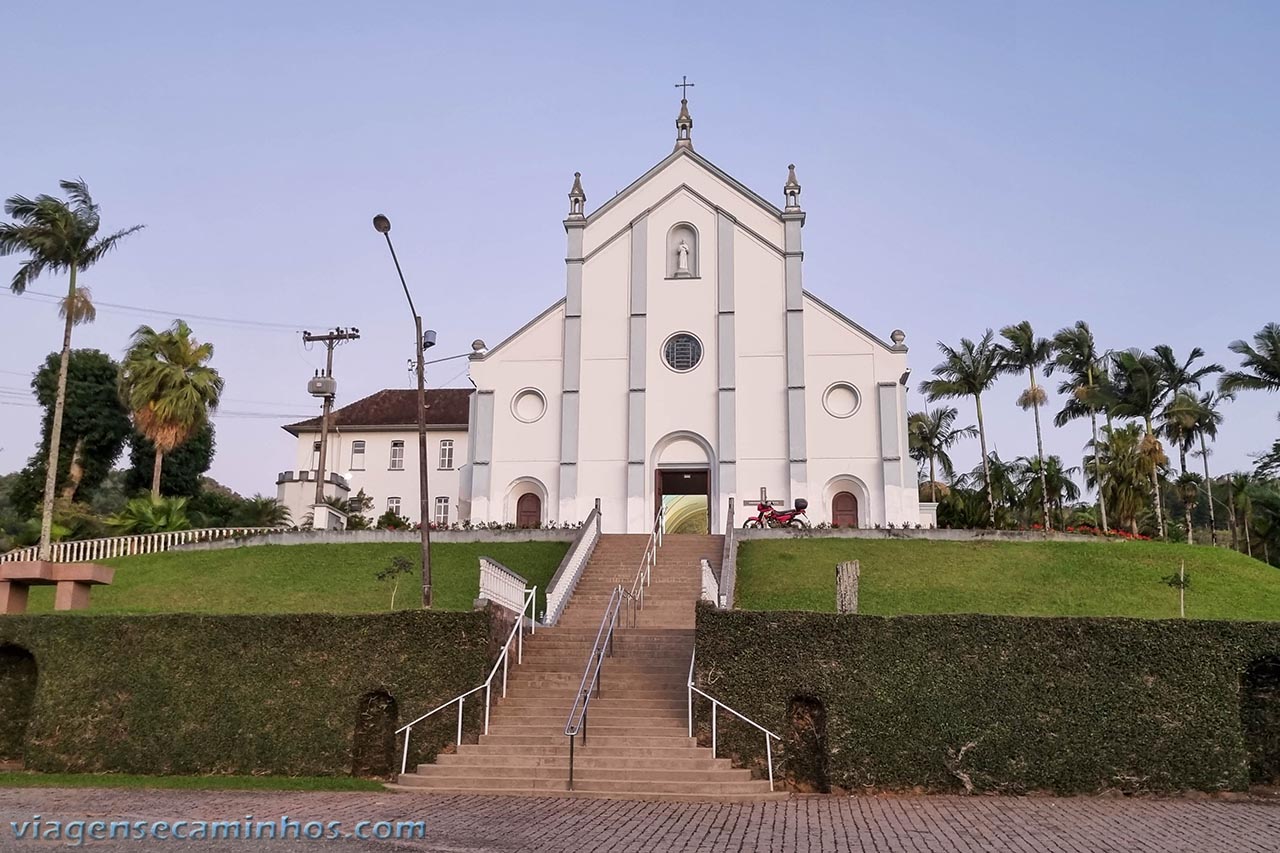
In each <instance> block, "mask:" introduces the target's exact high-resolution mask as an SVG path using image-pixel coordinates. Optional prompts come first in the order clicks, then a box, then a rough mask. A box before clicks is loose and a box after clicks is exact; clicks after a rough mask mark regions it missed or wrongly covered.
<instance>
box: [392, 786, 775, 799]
mask: <svg viewBox="0 0 1280 853" xmlns="http://www.w3.org/2000/svg"><path fill="white" fill-rule="evenodd" d="M767 784H768V783H766V785H767ZM384 787H386V788H387V790H389V791H399V792H403V793H419V794H422V793H430V794H437V795H438V794H464V795H471V796H481V795H485V796H497V797H540V798H544V799H545V798H547V797H556V798H560V799H582V800H628V801H642V802H643V801H647V802H665V803H757V802H765V801H769V800H785V799H787V798H788V797H789V796H790V794H788V793H787V792H786V791H775V792H769V791H768V790H767V788H766V790H765V793H762V794H716V795H714V796H709V795H706V794H651V793H646V792H644V791H625V792H621V793H619V792H614V791H596V790H592V789H584V788H582V787H581V786H579V788H578V789H577V790H574V791H535V790H531V789H525V788H521V787H518V786H510V787H495V788H489V789H484V788H468V789H465V790H462V789H456V788H448V787H444V786H439V787H431V788H419V787H410V786H404V785H396V784H388V785H386V786H384Z"/></svg>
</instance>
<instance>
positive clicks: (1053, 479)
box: [1018, 455, 1080, 529]
mask: <svg viewBox="0 0 1280 853" xmlns="http://www.w3.org/2000/svg"><path fill="white" fill-rule="evenodd" d="M1018 464H1019V466H1020V467H1021V468H1022V470H1023V471H1025V472H1026V473H1025V479H1026V487H1025V488H1026V497H1027V501H1028V502H1029V503H1033V504H1034V503H1041V502H1043V503H1047V504H1048V505H1049V508H1050V510H1051V511H1052V512H1055V513H1056V514H1057V516H1058V517H1059V518H1060V519H1063V520H1064V523H1065V517H1064V516H1063V512H1062V506H1063V504H1064V503H1066V502H1068V501H1075V500H1079V499H1080V486H1078V485H1077V484H1076V482H1075V480H1073V479H1072V475H1074V474H1076V473H1079V471H1080V469H1079V468H1075V467H1072V468H1068V467H1066V466H1065V465H1063V464H1062V457H1060V456H1053V455H1050V456H1046V457H1045V458H1044V470H1043V471H1041V470H1040V460H1039V459H1028V458H1027V457H1025V456H1023V457H1019V458H1018ZM1042 488H1047V489H1048V496H1047V498H1043V499H1042V496H1041V494H1040V490H1041V489H1042ZM1046 529H1048V527H1047V526H1046Z"/></svg>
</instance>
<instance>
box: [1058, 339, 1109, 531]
mask: <svg viewBox="0 0 1280 853" xmlns="http://www.w3.org/2000/svg"><path fill="white" fill-rule="evenodd" d="M1053 353H1054V356H1053V360H1052V361H1050V362H1049V363H1048V364H1047V365H1045V373H1046V374H1051V373H1053V372H1054V371H1055V370H1061V371H1062V372H1063V374H1064V376H1063V379H1062V382H1060V383H1059V384H1058V393H1059V394H1062V395H1064V396H1065V397H1066V402H1065V403H1064V404H1063V406H1062V411H1060V412H1058V414H1057V415H1055V416H1054V418H1053V423H1054V425H1055V426H1059V427H1061V426H1065V425H1066V424H1068V423H1070V422H1071V421H1073V420H1076V419H1077V418H1082V417H1086V416H1087V417H1088V418H1089V428H1090V431H1091V433H1092V436H1093V442H1094V444H1097V442H1098V411H1099V410H1100V409H1104V408H1105V405H1106V401H1107V399H1108V393H1107V391H1108V389H1107V387H1106V386H1107V385H1108V384H1109V382H1108V379H1107V371H1106V366H1105V365H1104V364H1103V360H1102V356H1101V355H1099V353H1098V345H1097V343H1096V342H1095V341H1094V339H1093V331H1092V330H1091V329H1090V328H1089V324H1088V323H1086V322H1085V321H1084V320H1077V321H1076V324H1075V325H1074V326H1068V327H1066V328H1063V329H1059V330H1058V331H1057V333H1056V334H1054V336H1053ZM1094 477H1095V479H1096V480H1097V481H1098V482H1099V483H1101V482H1103V473H1102V471H1101V469H1099V470H1096V471H1094ZM1104 492H1105V490H1103V489H1099V490H1098V512H1099V514H1100V521H1101V526H1102V529H1103V530H1108V529H1109V525H1108V520H1107V499H1106V497H1105V494H1104Z"/></svg>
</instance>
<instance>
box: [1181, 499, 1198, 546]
mask: <svg viewBox="0 0 1280 853" xmlns="http://www.w3.org/2000/svg"><path fill="white" fill-rule="evenodd" d="M1182 520H1183V523H1184V524H1186V525H1187V544H1188V545H1194V544H1196V543H1195V539H1193V538H1192V535H1191V503H1190V501H1183V502H1182Z"/></svg>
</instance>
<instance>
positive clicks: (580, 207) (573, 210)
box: [569, 172, 587, 219]
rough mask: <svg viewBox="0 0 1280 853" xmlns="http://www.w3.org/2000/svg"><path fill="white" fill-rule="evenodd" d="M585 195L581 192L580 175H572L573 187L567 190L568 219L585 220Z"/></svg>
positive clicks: (579, 173)
mask: <svg viewBox="0 0 1280 853" xmlns="http://www.w3.org/2000/svg"><path fill="white" fill-rule="evenodd" d="M586 206H587V194H586V193H585V192H583V191H582V173H581V172H574V173H573V187H572V188H571V189H570V190H569V218H570V219H585V218H586V211H585V208H586Z"/></svg>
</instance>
